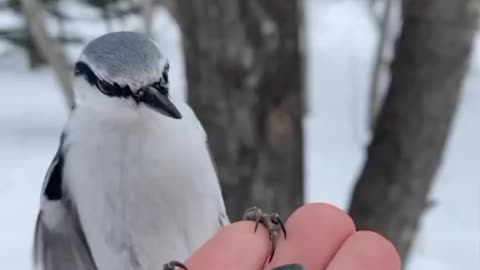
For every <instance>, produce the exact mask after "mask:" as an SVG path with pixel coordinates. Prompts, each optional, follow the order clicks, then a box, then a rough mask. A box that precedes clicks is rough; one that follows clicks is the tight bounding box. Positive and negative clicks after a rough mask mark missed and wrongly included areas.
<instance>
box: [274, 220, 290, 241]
mask: <svg viewBox="0 0 480 270" xmlns="http://www.w3.org/2000/svg"><path fill="white" fill-rule="evenodd" d="M272 222H273V223H275V224H276V225H279V226H280V228H281V229H282V232H283V237H284V238H285V239H287V230H286V229H285V224H283V221H282V219H281V218H280V215H279V214H273V215H272Z"/></svg>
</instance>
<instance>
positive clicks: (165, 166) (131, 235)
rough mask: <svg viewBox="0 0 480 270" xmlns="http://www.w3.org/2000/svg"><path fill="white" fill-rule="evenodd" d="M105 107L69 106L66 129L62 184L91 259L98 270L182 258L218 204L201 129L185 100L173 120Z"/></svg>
mask: <svg viewBox="0 0 480 270" xmlns="http://www.w3.org/2000/svg"><path fill="white" fill-rule="evenodd" d="M118 102H126V101H118ZM109 106H110V105H109ZM109 106H104V107H98V106H92V107H88V106H84V107H80V108H77V109H76V111H75V112H74V113H73V114H72V117H71V119H70V122H69V124H68V126H67V129H66V131H67V134H68V135H67V138H66V142H65V143H66V147H67V152H66V158H65V169H64V175H65V179H66V180H65V181H66V183H65V185H66V189H67V192H69V194H70V196H71V197H72V199H73V201H74V203H75V205H76V207H77V208H78V212H79V215H80V221H81V223H82V227H83V228H84V230H85V234H86V237H87V242H88V243H89V245H90V248H91V249H92V253H93V256H94V259H95V261H96V263H97V264H98V267H99V269H100V270H103V269H116V270H120V269H129V270H130V269H158V268H159V267H160V266H161V264H162V263H165V262H167V261H169V260H183V259H185V258H186V257H187V256H188V255H190V254H191V252H192V250H193V249H195V248H197V247H198V246H199V245H201V244H202V243H203V242H204V241H206V240H207V239H208V238H209V237H210V236H211V235H212V234H213V233H214V232H215V231H216V230H217V229H218V228H219V225H218V224H219V223H218V219H219V212H220V211H221V208H222V207H223V202H222V201H221V193H220V189H219V186H218V182H217V177H216V174H215V171H214V167H213V164H212V162H211V160H210V157H209V153H208V149H207V146H206V143H205V138H204V135H203V134H202V132H203V131H202V130H201V129H199V126H198V124H197V123H196V122H195V121H196V118H195V117H194V115H193V113H192V112H191V111H190V110H189V108H188V107H186V105H185V107H183V108H182V107H181V108H179V109H180V110H181V112H182V114H183V116H184V118H183V119H181V120H176V119H171V118H167V117H166V116H163V115H161V114H158V113H154V112H153V111H151V110H149V109H148V108H142V109H138V110H132V108H131V107H128V106H117V105H112V104H111V107H109ZM220 204H221V205H220Z"/></svg>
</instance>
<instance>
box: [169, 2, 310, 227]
mask: <svg viewBox="0 0 480 270" xmlns="http://www.w3.org/2000/svg"><path fill="white" fill-rule="evenodd" d="M175 3H176V6H175V9H174V10H175V15H174V16H175V17H176V18H177V19H178V21H179V25H180V28H181V29H182V32H183V43H184V49H185V59H186V73H187V81H188V88H189V92H188V94H189V102H190V104H191V105H192V107H193V109H194V110H195V112H196V114H197V115H198V117H199V118H200V121H201V122H202V124H203V125H204V127H205V129H206V131H207V133H208V136H209V144H210V147H211V150H212V153H213V156H214V159H215V161H216V164H217V168H218V171H219V177H220V179H221V183H222V188H223V192H224V197H225V199H226V205H227V210H228V212H229V215H230V217H231V219H232V220H236V219H239V218H240V217H241V215H242V214H243V211H244V210H245V209H246V208H248V207H250V206H252V205H256V206H260V207H262V208H264V209H265V210H267V211H272V210H273V211H276V212H279V213H280V214H281V215H282V216H283V217H286V216H287V215H288V214H289V213H291V211H293V210H294V209H295V208H296V207H297V206H298V205H300V204H302V203H303V131H302V114H303V69H304V61H303V48H302V44H301V43H302V42H301V34H302V33H301V31H302V28H303V17H302V14H303V9H302V5H301V4H300V3H301V1H299V0H295V1H294V0H290V1H276V0H262V1H258V0H196V1H190V0H177V1H176V2H175Z"/></svg>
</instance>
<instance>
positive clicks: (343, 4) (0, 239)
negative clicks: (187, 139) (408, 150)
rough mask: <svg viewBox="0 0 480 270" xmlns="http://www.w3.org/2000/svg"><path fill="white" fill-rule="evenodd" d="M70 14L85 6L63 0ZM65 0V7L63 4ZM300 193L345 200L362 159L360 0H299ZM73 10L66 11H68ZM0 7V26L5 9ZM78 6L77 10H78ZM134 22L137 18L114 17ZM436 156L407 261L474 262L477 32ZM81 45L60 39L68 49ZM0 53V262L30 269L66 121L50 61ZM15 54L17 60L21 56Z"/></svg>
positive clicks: (425, 264) (171, 48)
mask: <svg viewBox="0 0 480 270" xmlns="http://www.w3.org/2000/svg"><path fill="white" fill-rule="evenodd" d="M65 2H66V3H67V4H69V7H70V9H71V10H72V12H70V13H71V14H72V16H73V15H74V16H75V17H76V18H77V17H80V15H79V14H85V16H87V17H88V16H94V15H95V14H91V13H89V12H85V10H84V12H83V13H82V12H76V10H77V9H82V8H84V7H81V6H77V5H74V4H72V3H74V2H75V1H71V0H66V1H65ZM72 7H74V8H72ZM305 8H306V12H307V13H306V28H307V29H306V38H307V42H306V49H307V55H308V57H307V67H308V72H307V87H308V89H309V91H308V97H309V98H308V100H309V101H310V103H309V104H308V115H307V117H306V119H305V124H306V144H307V147H306V165H305V170H306V175H307V185H306V187H305V191H306V196H307V200H308V201H324V202H329V203H332V204H335V205H337V206H339V207H341V208H346V207H347V206H348V200H349V196H350V193H351V189H352V184H353V181H354V180H355V179H356V177H357V174H358V173H359V170H360V169H361V166H362V164H363V162H364V158H365V156H364V148H365V145H366V144H367V143H368V139H369V134H368V130H367V128H366V126H367V125H366V123H367V118H366V115H367V114H366V112H367V91H368V86H369V78H370V73H371V71H370V66H371V63H372V61H373V55H374V49H375V43H376V39H377V36H376V33H375V25H374V22H372V20H371V19H370V17H369V11H368V10H367V7H366V5H365V4H364V2H363V1H356V0H344V1H319V0H307V1H306V7H305ZM73 10H75V12H73ZM156 14H157V16H156V20H155V27H154V29H155V34H156V35H155V38H156V40H157V41H158V42H159V44H160V46H161V47H162V49H163V51H164V53H165V54H166V55H167V56H168V57H169V58H170V62H171V73H172V75H171V78H172V82H173V84H174V85H173V87H174V88H175V89H177V90H178V91H177V92H178V93H179V94H180V95H183V94H184V93H183V92H184V88H185V85H186V84H185V80H184V69H183V56H182V52H181V48H182V46H181V41H180V35H179V32H178V28H177V27H176V25H174V23H173V20H172V19H171V18H170V17H169V16H167V15H166V13H165V11H164V10H162V9H158V10H157V11H156ZM6 16H7V17H3V13H0V26H3V25H4V24H2V23H3V22H6V21H8V16H11V14H9V15H8V14H7V15H6ZM82 16H83V15H82ZM113 25H114V26H113V27H114V29H115V30H122V29H123V30H134V29H137V30H138V29H139V27H141V21H139V20H138V18H137V19H135V18H129V19H128V20H127V22H123V23H122V22H115V23H113ZM67 29H68V31H73V32H75V33H80V34H81V35H82V36H84V37H85V38H86V41H88V40H90V39H92V38H94V37H95V36H97V35H99V34H102V33H104V32H105V31H107V30H106V26H105V25H104V24H100V23H98V22H95V21H94V20H93V19H91V18H90V17H89V19H88V20H86V21H83V20H82V21H80V22H75V23H72V24H69V25H68V26H67ZM476 44H477V49H476V51H475V53H474V55H473V57H472V59H473V61H472V68H471V70H470V73H469V76H468V78H467V81H466V83H465V91H464V96H463V99H462V103H461V106H460V108H459V111H458V114H457V116H456V121H455V123H454V127H453V130H452V134H451V136H450V140H449V144H448V147H447V149H446V153H445V159H444V162H443V165H442V167H441V169H440V171H439V172H438V174H437V177H436V184H435V185H434V187H433V190H432V192H431V196H430V197H431V198H432V199H433V200H434V201H435V203H436V204H435V206H434V207H433V208H432V209H431V210H429V211H428V212H427V213H426V215H425V216H424V218H423V220H422V226H421V231H420V233H419V236H418V239H417V240H416V243H415V245H414V247H413V251H412V255H411V260H410V261H409V263H408V265H407V268H408V270H424V269H437V270H444V269H451V270H453V269H464V270H471V269H472V270H473V269H480V181H479V176H478V175H480V166H478V165H477V164H476V162H475V161H476V159H478V158H477V157H478V153H479V152H480V140H478V138H480V125H478V119H477V118H478V115H480V92H479V91H478V90H477V89H476V88H477V87H478V86H479V85H480V37H479V38H478V41H477V42H476ZM79 49H80V46H77V47H72V48H69V50H68V56H69V57H70V59H76V57H78V52H79ZM1 59H2V60H1V61H0V82H2V87H3V89H2V93H3V95H2V99H0V179H1V180H0V181H1V182H0V183H1V185H0V217H2V218H0V243H1V244H0V269H6V270H26V269H30V247H31V240H32V232H33V225H34V221H35V214H36V211H37V209H38V203H39V190H40V187H41V184H42V181H43V176H44V174H45V172H46V170H47V167H48V165H49V163H50V161H51V158H52V157H53V155H54V152H55V151H56V147H57V143H58V139H59V134H60V131H61V129H62V126H63V124H64V122H65V121H66V117H67V116H66V110H65V107H64V105H63V103H62V96H61V94H60V92H59V90H58V86H57V83H56V81H55V80H54V77H53V76H52V74H51V71H50V70H48V69H43V70H37V71H34V72H32V71H29V70H28V69H26V67H25V66H24V65H20V64H19V63H23V62H25V59H24V56H23V55H21V54H19V53H18V52H17V53H15V52H12V51H11V50H10V51H9V52H8V55H7V54H6V53H4V52H2V58H1ZM22 59H23V60H22Z"/></svg>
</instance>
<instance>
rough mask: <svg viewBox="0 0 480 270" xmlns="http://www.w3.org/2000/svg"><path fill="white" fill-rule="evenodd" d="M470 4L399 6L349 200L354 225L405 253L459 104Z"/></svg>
mask: <svg viewBox="0 0 480 270" xmlns="http://www.w3.org/2000/svg"><path fill="white" fill-rule="evenodd" d="M476 5H477V0H455V1H452V0H437V1H430V0H412V1H407V3H406V5H405V7H404V25H403V29H402V32H401V35H400V38H399V40H398V43H397V48H396V57H395V59H394V61H393V64H392V67H391V72H392V80H391V84H390V88H389V92H388V94H387V97H386V100H385V104H384V106H383V108H382V111H381V112H380V115H379V119H378V123H377V126H376V129H375V133H374V136H373V140H372V142H371V143H370V146H369V148H368V158H367V161H366V164H365V166H364V168H363V171H362V173H361V175H360V178H359V181H358V183H357V185H356V187H355V190H354V193H353V198H352V202H351V206H350V214H351V215H352V216H353V218H354V220H355V222H356V224H357V227H358V228H359V229H373V230H376V231H379V232H380V233H383V234H384V235H385V236H386V237H388V238H389V239H390V240H392V241H393V243H394V244H395V245H396V247H397V249H398V250H399V252H400V254H401V256H402V257H403V258H404V259H405V258H406V257H407V255H408V251H409V248H410V246H411V243H412V241H413V239H414V237H415V234H416V231H417V227H418V224H419V221H420V218H421V216H422V212H424V209H425V207H426V205H427V204H428V203H427V195H428V192H429V191H430V188H431V185H432V179H433V178H434V175H435V172H436V171H437V168H438V167H439V166H440V163H441V160H442V153H443V149H444V146H445V143H446V140H447V138H448V133H449V129H450V126H451V122H452V119H453V117H454V114H455V111H456V110H457V104H458V100H459V96H460V93H461V88H462V81H463V79H464V77H465V74H466V70H467V67H468V64H469V58H470V52H471V50H472V39H473V36H474V33H475V30H476V24H477V19H478V6H476Z"/></svg>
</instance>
